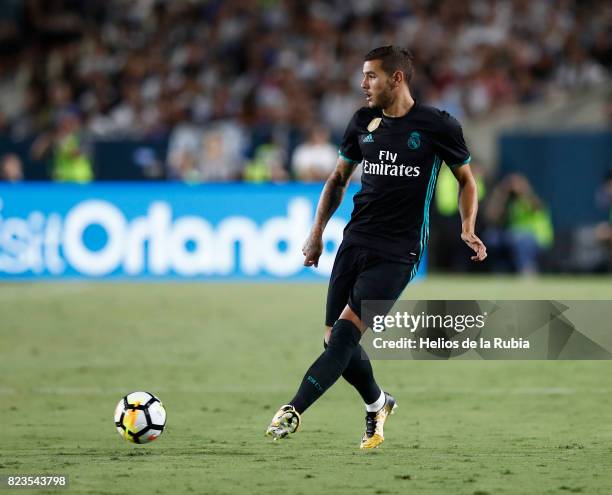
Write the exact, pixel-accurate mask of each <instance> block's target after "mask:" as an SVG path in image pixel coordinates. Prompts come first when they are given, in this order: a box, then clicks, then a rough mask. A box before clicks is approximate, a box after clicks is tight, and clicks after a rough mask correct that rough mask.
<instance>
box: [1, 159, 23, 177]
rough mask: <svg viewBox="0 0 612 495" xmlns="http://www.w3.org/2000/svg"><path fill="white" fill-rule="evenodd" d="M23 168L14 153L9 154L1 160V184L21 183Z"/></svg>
mask: <svg viewBox="0 0 612 495" xmlns="http://www.w3.org/2000/svg"><path fill="white" fill-rule="evenodd" d="M22 180H23V166H22V164H21V160H20V159H19V157H18V156H17V155H16V154H14V153H7V154H6V155H4V156H3V157H2V158H1V159H0V182H21V181H22Z"/></svg>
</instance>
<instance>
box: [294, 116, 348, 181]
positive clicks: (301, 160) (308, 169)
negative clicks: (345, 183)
mask: <svg viewBox="0 0 612 495" xmlns="http://www.w3.org/2000/svg"><path fill="white" fill-rule="evenodd" d="M337 159H338V148H337V147H336V146H334V145H333V144H331V143H330V142H329V133H328V132H327V130H326V129H324V128H323V127H320V126H314V127H312V128H311V129H310V132H309V133H308V139H307V140H306V142H305V143H302V144H300V145H299V146H297V147H296V148H295V151H294V152H293V158H292V160H291V171H292V172H293V176H294V177H295V178H296V179H299V180H302V181H306V182H316V181H324V180H326V179H327V177H329V174H330V173H331V172H332V171H333V170H334V168H335V166H336V161H337Z"/></svg>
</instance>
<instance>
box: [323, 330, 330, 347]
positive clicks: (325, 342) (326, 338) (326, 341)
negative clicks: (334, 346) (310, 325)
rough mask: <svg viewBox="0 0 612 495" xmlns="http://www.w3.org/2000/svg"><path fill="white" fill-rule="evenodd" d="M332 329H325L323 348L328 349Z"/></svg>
mask: <svg viewBox="0 0 612 495" xmlns="http://www.w3.org/2000/svg"><path fill="white" fill-rule="evenodd" d="M331 331H332V327H325V335H324V336H323V347H325V348H327V344H329V338H330V337H331Z"/></svg>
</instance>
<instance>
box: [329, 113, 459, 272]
mask: <svg viewBox="0 0 612 495" xmlns="http://www.w3.org/2000/svg"><path fill="white" fill-rule="evenodd" d="M339 153H340V156H342V157H343V158H344V159H345V160H348V161H350V162H352V163H360V164H361V167H362V175H361V190H360V191H359V192H358V193H357V194H356V195H355V197H354V198H353V202H354V208H353V213H352V214H351V220H350V221H349V223H348V224H347V226H346V228H345V229H344V238H345V240H347V241H349V242H352V243H355V244H360V245H365V246H369V247H371V248H372V249H375V250H377V251H381V252H384V253H387V254H388V255H390V257H392V258H395V259H397V260H398V261H407V262H414V261H415V260H418V259H420V258H421V256H422V254H423V251H424V249H425V246H426V245H427V240H428V237H429V206H430V204H431V201H432V197H433V194H434V191H435V188H436V180H437V178H438V172H439V171H440V167H441V166H442V162H445V163H446V164H447V165H448V166H449V167H458V166H461V165H465V164H466V163H469V161H470V154H469V151H468V149H467V146H466V144H465V140H464V139H463V132H462V130H461V126H460V124H459V122H457V120H456V119H455V118H453V117H452V116H450V115H449V114H448V113H447V112H444V111H441V110H438V109H436V108H433V107H430V106H427V105H422V104H420V103H415V104H414V106H413V107H412V108H411V109H410V111H409V112H408V113H407V114H406V115H404V116H403V117H397V118H392V117H387V116H384V115H383V114H382V111H381V110H380V109H371V108H368V107H363V108H361V109H359V110H358V111H357V112H356V113H355V115H354V116H353V118H352V119H351V122H350V123H349V125H348V127H347V129H346V132H345V134H344V137H343V139H342V144H341V145H340V151H339Z"/></svg>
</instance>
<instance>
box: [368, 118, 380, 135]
mask: <svg viewBox="0 0 612 495" xmlns="http://www.w3.org/2000/svg"><path fill="white" fill-rule="evenodd" d="M381 122H382V118H380V117H376V118H375V119H372V120H371V121H370V123H369V124H368V131H369V132H374V131H375V130H376V129H378V126H379V125H380V123H381Z"/></svg>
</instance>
